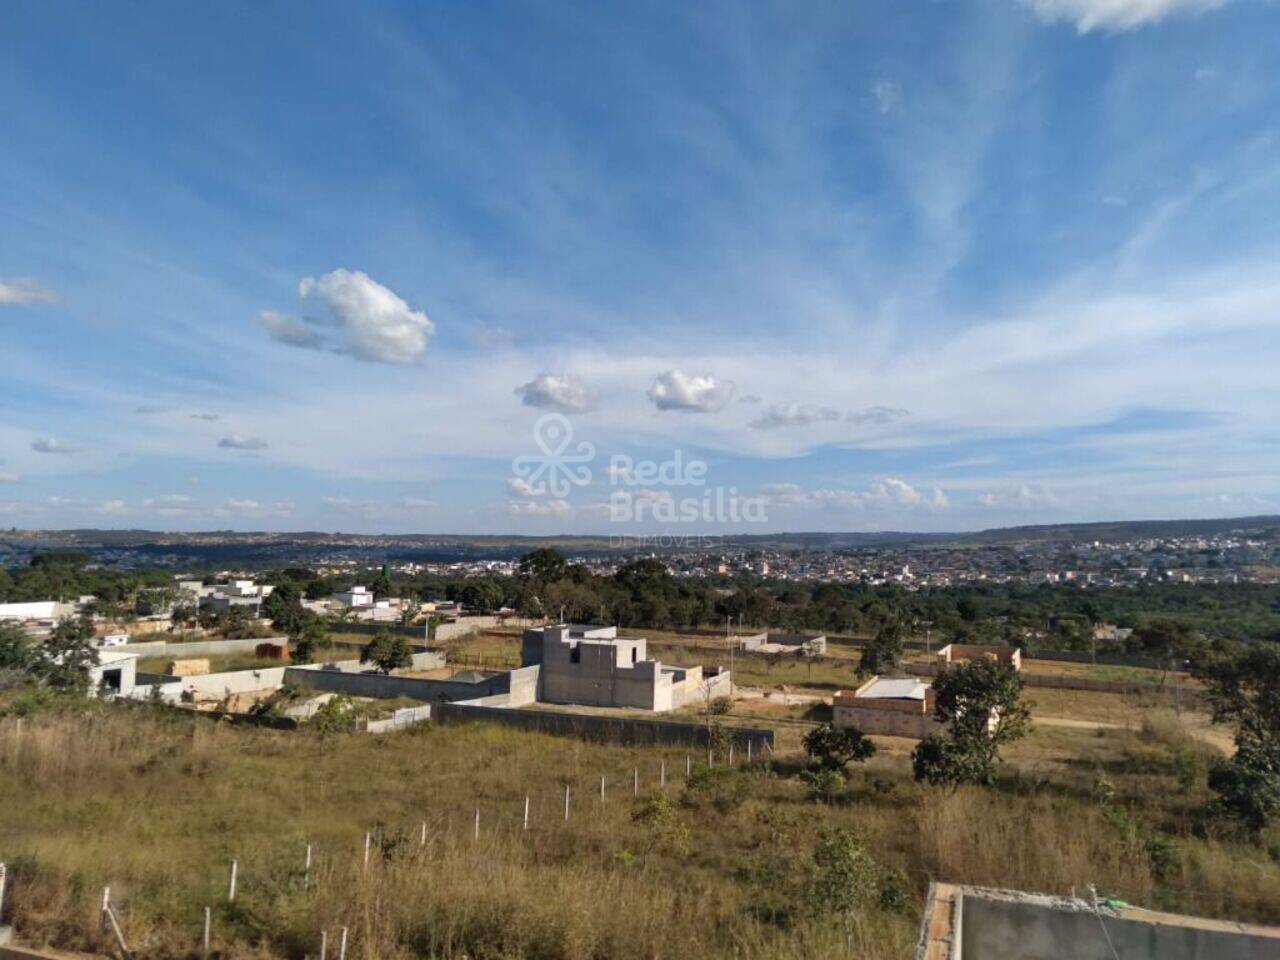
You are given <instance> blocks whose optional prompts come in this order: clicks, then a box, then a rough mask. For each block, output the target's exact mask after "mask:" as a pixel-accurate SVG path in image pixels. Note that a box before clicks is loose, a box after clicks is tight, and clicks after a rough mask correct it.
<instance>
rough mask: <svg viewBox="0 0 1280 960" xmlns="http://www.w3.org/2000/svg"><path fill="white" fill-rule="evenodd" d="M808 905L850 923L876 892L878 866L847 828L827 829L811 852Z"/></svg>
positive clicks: (811, 908)
mask: <svg viewBox="0 0 1280 960" xmlns="http://www.w3.org/2000/svg"><path fill="white" fill-rule="evenodd" d="M813 864H814V874H813V879H812V880H811V882H810V884H809V890H808V897H807V899H808V904H809V907H810V910H811V911H812V912H813V913H815V914H818V915H819V916H822V915H826V916H834V917H836V918H837V919H839V920H841V921H843V922H844V923H846V924H847V923H849V922H851V921H852V920H853V919H854V918H855V917H856V916H857V915H858V913H860V912H861V911H862V910H863V909H864V908H865V907H866V906H867V904H868V903H870V902H871V901H872V900H873V899H874V898H875V897H876V896H877V894H878V892H879V879H880V868H879V867H878V866H877V865H876V862H875V859H874V858H873V857H872V856H871V854H870V853H868V852H867V848H866V846H865V844H863V842H862V840H861V839H859V837H858V835H857V834H855V833H853V832H852V831H851V830H847V829H844V828H837V829H835V830H828V831H826V832H825V833H823V834H822V836H821V837H819V838H818V844H817V846H816V847H815V848H814V851H813Z"/></svg>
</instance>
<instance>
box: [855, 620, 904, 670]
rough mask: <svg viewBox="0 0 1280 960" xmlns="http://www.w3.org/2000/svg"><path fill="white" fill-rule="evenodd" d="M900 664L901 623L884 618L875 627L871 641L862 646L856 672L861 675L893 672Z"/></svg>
mask: <svg viewBox="0 0 1280 960" xmlns="http://www.w3.org/2000/svg"><path fill="white" fill-rule="evenodd" d="M901 664H902V623H901V622H900V621H899V620H897V619H891V620H886V621H885V622H884V623H882V624H881V625H880V626H879V627H878V628H877V629H876V632H875V635H874V636H873V637H872V638H871V642H870V643H868V644H867V645H866V647H864V648H863V651H862V659H861V660H859V661H858V673H859V674H861V675H863V676H870V675H871V674H880V673H893V672H894V671H896V670H897V669H898V668H899V666H900V665H901Z"/></svg>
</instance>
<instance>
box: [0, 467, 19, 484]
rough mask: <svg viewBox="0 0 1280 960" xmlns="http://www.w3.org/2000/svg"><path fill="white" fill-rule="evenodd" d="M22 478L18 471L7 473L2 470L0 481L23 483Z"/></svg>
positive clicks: (0, 471)
mask: <svg viewBox="0 0 1280 960" xmlns="http://www.w3.org/2000/svg"><path fill="white" fill-rule="evenodd" d="M21 482H22V478H21V477H20V476H18V475H17V474H16V473H6V472H4V471H2V470H0V483H21Z"/></svg>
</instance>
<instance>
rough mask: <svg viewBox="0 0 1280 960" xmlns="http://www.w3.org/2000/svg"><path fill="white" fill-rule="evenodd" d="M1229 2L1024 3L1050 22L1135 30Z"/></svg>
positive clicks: (1067, 0) (1082, 30)
mask: <svg viewBox="0 0 1280 960" xmlns="http://www.w3.org/2000/svg"><path fill="white" fill-rule="evenodd" d="M1226 2H1227V0H1022V4H1023V5H1024V6H1027V7H1030V8H1031V9H1032V10H1034V11H1035V12H1036V14H1037V15H1038V16H1039V17H1040V19H1042V20H1044V21H1046V22H1048V23H1058V22H1065V23H1070V24H1073V25H1074V26H1075V28H1076V30H1078V31H1079V32H1080V33H1088V32H1089V31H1090V30H1132V29H1134V28H1135V27H1141V26H1144V25H1146V24H1149V23H1156V22H1158V21H1160V20H1163V19H1164V18H1165V17H1169V16H1175V15H1177V14H1197V13H1204V12H1206V11H1208V10H1216V9H1217V8H1218V7H1221V6H1222V5H1223V4H1225V3H1226Z"/></svg>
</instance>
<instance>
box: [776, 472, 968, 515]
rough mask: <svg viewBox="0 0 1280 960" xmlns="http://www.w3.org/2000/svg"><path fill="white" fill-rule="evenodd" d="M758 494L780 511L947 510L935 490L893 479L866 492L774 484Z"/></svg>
mask: <svg viewBox="0 0 1280 960" xmlns="http://www.w3.org/2000/svg"><path fill="white" fill-rule="evenodd" d="M760 492H761V494H762V495H763V496H764V497H765V499H766V502H767V503H769V504H770V505H774V506H779V507H804V508H822V507H827V508H835V509H865V508H869V507H899V508H919V509H930V510H936V509H942V508H944V507H946V506H948V500H947V496H946V494H944V493H943V492H942V491H941V490H939V489H938V488H937V487H933V488H931V489H928V490H924V489H919V488H917V487H914V486H912V485H911V484H909V483H907V482H906V481H905V480H899V479H898V478H896V477H886V478H885V479H883V480H877V481H876V482H875V483H873V484H871V485H870V486H869V487H867V488H866V489H865V490H839V489H834V490H833V489H819V490H810V489H807V488H805V487H802V486H800V485H799V484H795V483H775V484H769V485H767V486H765V487H762V488H761V490H760Z"/></svg>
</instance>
